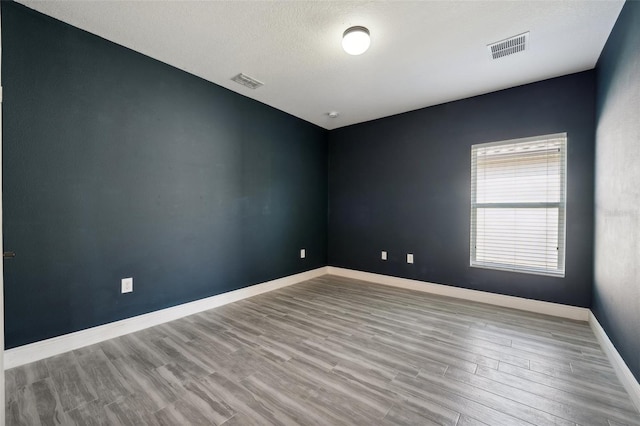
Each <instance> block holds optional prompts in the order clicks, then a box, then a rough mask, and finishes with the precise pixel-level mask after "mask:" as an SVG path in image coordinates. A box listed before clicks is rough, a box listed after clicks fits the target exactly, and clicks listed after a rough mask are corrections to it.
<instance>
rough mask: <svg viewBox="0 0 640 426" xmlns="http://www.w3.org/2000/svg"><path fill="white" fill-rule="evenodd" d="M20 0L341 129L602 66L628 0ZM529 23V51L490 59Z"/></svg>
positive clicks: (319, 123) (260, 98) (112, 39)
mask: <svg viewBox="0 0 640 426" xmlns="http://www.w3.org/2000/svg"><path fill="white" fill-rule="evenodd" d="M20 3H23V4H25V5H27V6H28V7H30V8H32V9H35V10H38V11H40V12H42V13H45V14H47V15H50V16H53V17H55V18H57V19H60V20H62V21H65V22H68V23H70V24H72V25H74V26H76V27H79V28H82V29H84V30H86V31H89V32H91V33H94V34H97V35H99V36H101V37H103V38H105V39H107V40H111V41H113V42H115V43H118V44H121V45H123V46H126V47H129V48H131V49H134V50H137V51H139V52H142V53H144V54H145V55H148V56H151V57H152V58H155V59H158V60H160V61H163V62H166V63H168V64H171V65H173V66H175V67H177V68H180V69H183V70H185V71H188V72H190V73H192V74H195V75H197V76H199V77H202V78H204V79H206V80H209V81H212V82H214V83H216V84H219V85H220V86H224V87H226V88H228V89H230V90H233V91H234V92H238V93H240V94H242V95H245V96H248V97H250V98H253V99H256V100H258V101H260V102H263V103H265V104H268V105H271V106H273V107H275V108H278V109H280V110H282V111H285V112H288V113H290V114H292V115H294V116H297V117H300V118H302V119H303V120H306V121H309V122H311V123H315V124H317V125H318V126H321V127H324V128H326V129H334V128H337V127H342V126H346V125H349V124H354V123H359V122H363V121H368V120H372V119H376V118H380V117H385V116H388V115H393V114H397V113H401V112H405V111H410V110H414V109H418V108H422V107H426V106H430V105H436V104H440V103H443V102H447V101H452V100H456V99H462V98H466V97H469V96H474V95H479V94H482V93H488V92H492V91H495V90H500V89H505V88H508V87H513V86H518V85H522V84H526V83H530V82H533V81H539V80H543V79H547V78H551V77H556V76H560V75H565V74H569V73H573V72H578V71H583V70H587V69H591V68H593V67H594V66H595V64H596V61H597V59H598V57H599V55H600V52H601V51H602V48H603V46H604V44H605V42H606V40H607V37H608V36H609V33H610V32H611V29H612V28H613V25H614V23H615V21H616V18H617V17H618V14H619V13H620V10H621V8H622V6H623V4H624V0H610V1H584V0H577V1H575V0H574V1H525V0H522V1H495V0H492V1H208V2H206V1H204V2H193V1H60V0H54V1H31V0H20ZM353 25H363V26H366V27H367V28H369V30H370V32H371V48H370V49H369V50H368V51H367V52H366V53H364V54H363V55H361V56H349V55H347V54H346V53H345V52H344V51H343V50H342V48H341V44H340V43H341V38H342V33H343V31H344V30H345V29H346V28H348V27H350V26H353ZM525 31H530V32H531V34H530V39H529V40H530V47H531V48H530V50H529V51H526V52H522V53H518V54H515V55H513V56H509V57H506V58H502V59H498V60H492V59H490V57H489V54H488V52H487V48H486V45H487V44H489V43H492V42H496V41H500V40H502V39H505V38H507V37H510V36H513V35H516V34H520V33H523V32H525ZM239 72H242V73H245V74H247V75H249V76H251V77H254V78H256V79H257V80H260V81H262V82H264V83H265V85H264V86H262V87H260V88H258V89H256V90H251V89H248V88H245V87H243V86H240V85H238V84H237V83H234V82H232V81H231V80H230V78H231V77H233V76H234V75H236V74H238V73H239ZM329 111H338V112H339V113H340V115H339V116H338V117H337V118H330V117H329V116H328V115H327V113H328V112H329Z"/></svg>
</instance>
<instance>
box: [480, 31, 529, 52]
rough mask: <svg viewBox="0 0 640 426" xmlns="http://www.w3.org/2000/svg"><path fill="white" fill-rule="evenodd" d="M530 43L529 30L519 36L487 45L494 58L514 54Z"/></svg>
mask: <svg viewBox="0 0 640 426" xmlns="http://www.w3.org/2000/svg"><path fill="white" fill-rule="evenodd" d="M528 44H529V31H527V32H526V33H523V34H519V35H517V36H513V37H509V38H508V39H506V40H502V41H498V42H496V43H492V44H489V45H487V49H489V54H490V55H491V57H492V58H493V59H498V58H502V57H504V56H509V55H513V54H514V53H518V52H522V51H523V50H525V49H526V48H527V46H528Z"/></svg>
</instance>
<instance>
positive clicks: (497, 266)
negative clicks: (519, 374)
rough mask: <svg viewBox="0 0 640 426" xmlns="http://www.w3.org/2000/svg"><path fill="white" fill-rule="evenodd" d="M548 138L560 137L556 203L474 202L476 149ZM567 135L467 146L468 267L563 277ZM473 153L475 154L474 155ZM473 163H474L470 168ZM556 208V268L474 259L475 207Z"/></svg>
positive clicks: (475, 200) (541, 136)
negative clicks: (469, 160) (559, 168)
mask: <svg viewBox="0 0 640 426" xmlns="http://www.w3.org/2000/svg"><path fill="white" fill-rule="evenodd" d="M549 139H563V143H562V145H561V156H560V167H561V173H560V201H559V202H557V203H556V202H544V203H541V202H531V203H528V202H506V203H478V202H477V182H478V179H477V149H478V148H483V149H484V148H491V147H494V146H503V145H513V144H519V143H522V144H527V143H532V142H536V141H545V140H549ZM568 144H569V138H568V136H567V133H566V132H563V133H554V134H548V135H540V136H533V137H526V138H517V139H509V140H503V141H496V142H488V143H480V144H474V145H472V146H471V197H470V199H471V217H470V221H471V232H470V245H469V249H470V253H469V266H471V267H472V268H481V269H491V270H499V271H509V272H519V273H525V274H534V275H546V276H553V277H560V278H563V277H564V276H565V263H566V237H567V236H566V234H567V233H566V222H567V220H566V217H567V216H566V214H567V175H568V169H567V165H568V164H567V148H568ZM474 156H475V157H474ZM474 164H475V165H476V166H475V167H474ZM554 207H557V208H558V225H557V226H558V246H557V253H558V267H557V269H548V268H537V267H527V266H523V265H517V264H506V263H494V262H481V261H477V260H476V246H477V244H476V242H477V210H478V208H511V209H518V208H523V209H524V208H554Z"/></svg>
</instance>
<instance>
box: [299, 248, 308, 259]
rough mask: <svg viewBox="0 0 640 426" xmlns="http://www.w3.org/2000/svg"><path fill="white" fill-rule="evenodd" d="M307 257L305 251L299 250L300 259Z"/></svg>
mask: <svg viewBox="0 0 640 426" xmlns="http://www.w3.org/2000/svg"><path fill="white" fill-rule="evenodd" d="M305 257H307V251H306V250H305V249H300V259H304V258H305Z"/></svg>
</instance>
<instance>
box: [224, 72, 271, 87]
mask: <svg viewBox="0 0 640 426" xmlns="http://www.w3.org/2000/svg"><path fill="white" fill-rule="evenodd" d="M231 80H233V81H235V82H236V83H239V84H242V85H243V86H246V87H248V88H249V89H257V88H258V87H260V86H262V85H263V84H264V83H262V82H260V81H258V80H256V79H255V78H251V77H249V76H248V75H244V74H242V73H240V74H238V75H236V76H235V77H233V78H232V79H231Z"/></svg>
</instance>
